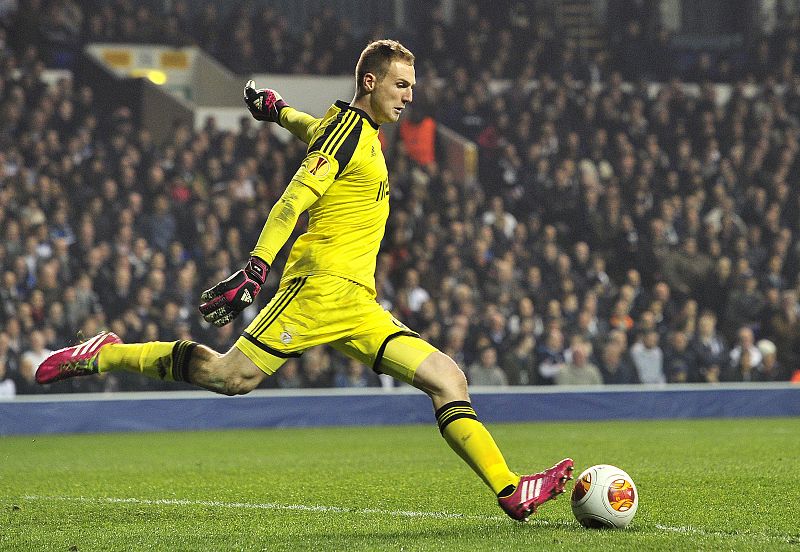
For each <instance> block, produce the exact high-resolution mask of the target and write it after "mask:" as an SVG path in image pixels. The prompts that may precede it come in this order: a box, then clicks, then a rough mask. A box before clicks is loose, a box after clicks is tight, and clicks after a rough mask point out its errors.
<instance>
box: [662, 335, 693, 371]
mask: <svg viewBox="0 0 800 552" xmlns="http://www.w3.org/2000/svg"><path fill="white" fill-rule="evenodd" d="M695 370H696V369H695V359H694V355H693V354H692V349H691V348H690V347H689V338H688V336H687V335H686V333H685V332H683V331H680V330H676V331H673V332H671V333H670V335H669V345H668V346H667V347H666V349H665V350H664V373H665V375H666V377H667V382H668V383H686V382H687V381H689V374H690V373H692V372H694V371H695Z"/></svg>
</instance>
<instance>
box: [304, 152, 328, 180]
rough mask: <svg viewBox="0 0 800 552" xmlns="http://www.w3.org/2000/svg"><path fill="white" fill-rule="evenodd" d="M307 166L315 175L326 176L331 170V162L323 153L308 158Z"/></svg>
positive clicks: (318, 176)
mask: <svg viewBox="0 0 800 552" xmlns="http://www.w3.org/2000/svg"><path fill="white" fill-rule="evenodd" d="M306 168H307V169H308V172H310V173H311V174H312V175H313V176H316V177H317V178H320V179H321V178H325V177H326V176H327V175H328V172H330V170H331V164H330V163H329V162H328V160H327V159H325V158H324V157H323V156H321V155H314V156H309V158H308V159H307V160H306Z"/></svg>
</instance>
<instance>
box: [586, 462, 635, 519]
mask: <svg viewBox="0 0 800 552" xmlns="http://www.w3.org/2000/svg"><path fill="white" fill-rule="evenodd" d="M571 502H572V513H573V514H575V518H576V519H577V520H578V521H579V522H580V524H581V525H583V526H584V527H588V528H590V529H602V528H612V529H622V528H624V527H627V525H628V524H629V523H630V522H631V520H632V519H633V516H634V515H635V514H636V509H637V508H638V507H639V492H638V491H637V490H636V485H635V484H634V482H633V479H631V476H630V475H628V474H627V473H625V471H624V470H621V469H619V468H617V467H615V466H609V465H607V464H600V465H597V466H592V467H591V468H589V469H587V470H586V471H584V472H583V473H582V474H580V476H578V479H577V481H576V482H575V487H574V488H573V489H572V497H571Z"/></svg>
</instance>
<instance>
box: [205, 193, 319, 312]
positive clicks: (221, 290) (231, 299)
mask: <svg viewBox="0 0 800 552" xmlns="http://www.w3.org/2000/svg"><path fill="white" fill-rule="evenodd" d="M316 200H317V195H316V194H315V193H314V192H313V191H312V190H311V188H309V187H308V186H306V185H305V184H302V183H301V182H298V181H296V180H292V181H291V182H290V183H289V185H288V186H287V187H286V190H284V192H283V195H282V196H281V198H280V199H279V200H278V202H277V203H276V204H275V205H274V206H273V207H272V210H271V211H270V213H269V217H267V222H266V223H265V224H264V228H263V229H262V230H261V236H260V237H259V238H258V243H257V244H256V247H255V249H253V251H252V252H251V257H250V260H249V261H248V263H247V266H245V267H244V268H243V269H242V270H239V271H237V272H235V273H234V274H232V275H231V276H229V277H228V278H226V279H225V280H223V281H222V282H220V283H218V284H217V285H215V286H214V287H212V288H210V289H207V290H206V291H204V292H203V294H202V295H201V296H200V300H201V301H202V302H203V303H202V304H201V305H200V312H201V313H202V315H203V318H204V319H205V320H206V322H210V323H212V324H214V325H215V326H219V327H221V326H224V325H225V324H227V323H229V322H231V321H232V320H233V319H234V318H236V317H237V316H239V314H240V313H241V312H242V311H243V310H244V309H246V308H247V307H249V306H250V305H251V304H253V301H255V299H256V295H258V292H259V291H261V287H262V286H263V285H264V282H265V281H266V279H267V274H269V267H270V264H271V263H272V261H273V260H275V256H276V255H277V254H278V251H280V249H281V247H283V244H285V243H286V241H287V240H288V239H289V236H291V234H292V230H294V227H295V225H296V224H297V219H298V218H299V217H300V213H302V212H303V211H305V210H306V209H308V208H309V207H310V206H311V205H312V204H313V203H314V202H315V201H316Z"/></svg>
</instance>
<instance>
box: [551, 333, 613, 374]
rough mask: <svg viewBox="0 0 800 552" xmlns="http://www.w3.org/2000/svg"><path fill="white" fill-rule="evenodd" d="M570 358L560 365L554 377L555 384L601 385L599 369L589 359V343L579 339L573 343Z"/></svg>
mask: <svg viewBox="0 0 800 552" xmlns="http://www.w3.org/2000/svg"><path fill="white" fill-rule="evenodd" d="M571 350H572V355H571V356H572V358H571V360H570V361H569V362H567V363H565V364H563V365H562V366H561V370H560V371H559V372H558V374H557V375H556V377H555V383H556V385H602V383H603V376H602V375H601V373H600V369H599V368H597V366H595V365H594V364H592V363H591V362H590V361H589V356H590V355H591V345H590V344H589V342H588V341H585V340H583V339H579V340H578V341H577V342H576V343H573V345H572V347H571Z"/></svg>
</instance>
